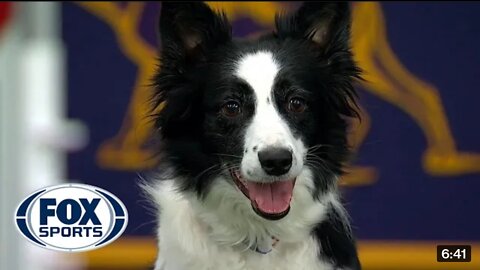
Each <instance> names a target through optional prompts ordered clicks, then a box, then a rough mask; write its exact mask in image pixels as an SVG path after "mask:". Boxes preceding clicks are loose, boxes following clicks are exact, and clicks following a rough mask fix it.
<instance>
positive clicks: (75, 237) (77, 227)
mask: <svg viewBox="0 0 480 270" xmlns="http://www.w3.org/2000/svg"><path fill="white" fill-rule="evenodd" d="M15 221H16V224H17V227H18V229H19V230H20V232H21V233H22V234H23V235H24V236H25V237H26V238H27V239H28V240H30V241H31V242H32V243H34V244H36V245H38V246H41V247H44V248H47V249H51V250H57V251H67V252H79V251H87V250H92V249H97V248H100V247H102V246H105V245H107V244H109V243H111V242H113V241H114V240H115V239H117V238H118V237H119V236H120V235H121V234H122V233H123V231H124V230H125V228H126V227H127V223H128V213H127V209H126V208H125V206H124V205H123V203H122V202H121V201H120V200H119V199H118V198H117V197H115V196H114V195H113V194H111V193H110V192H108V191H105V190H103V189H101V188H98V187H95V186H90V185H84V184H64V185H57V186H52V187H48V188H43V189H41V190H38V191H36V192H34V193H32V194H31V195H30V196H28V197H27V198H26V199H25V200H23V201H22V202H21V203H20V205H19V206H18V208H17V211H16V215H15Z"/></svg>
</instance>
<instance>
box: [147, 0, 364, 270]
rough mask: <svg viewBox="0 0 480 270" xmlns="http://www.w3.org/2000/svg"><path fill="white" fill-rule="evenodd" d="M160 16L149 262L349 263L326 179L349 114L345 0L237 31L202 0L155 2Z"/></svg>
mask: <svg viewBox="0 0 480 270" xmlns="http://www.w3.org/2000/svg"><path fill="white" fill-rule="evenodd" d="M159 30H160V38H161V45H162V51H161V64H160V68H159V71H158V73H157V74H156V76H155V78H154V83H155V93H154V100H155V102H154V103H155V104H154V107H155V108H158V107H159V106H162V108H161V111H160V113H159V114H158V115H156V116H155V118H154V119H155V125H156V130H158V132H159V134H158V135H157V137H159V138H161V142H162V145H161V151H160V155H161V165H159V166H160V168H159V170H158V175H155V176H154V177H153V178H155V179H153V180H154V181H152V183H150V184H148V185H147V186H146V187H145V189H146V190H147V192H148V194H149V195H150V196H151V197H152V198H153V199H154V201H155V205H156V206H158V210H159V211H158V213H159V214H158V246H159V254H158V258H157V261H156V266H155V269H156V270H217V269H218V270H223V269H225V270H237V269H238V270H240V269H241V270H260V269H262V270H263V269H271V270H283V269H285V270H301V269H304V270H320V269H360V263H359V260H358V257H357V251H356V244H355V239H354V237H353V236H352V234H351V229H350V225H349V220H348V216H347V214H346V212H345V210H344V208H343V207H342V205H341V203H340V199H339V195H338V194H339V192H338V188H337V184H338V179H339V176H340V175H342V171H343V166H344V165H345V162H347V161H348V158H349V156H350V151H349V146H348V143H347V138H346V137H347V129H348V121H349V118H354V117H358V113H357V106H356V103H355V99H356V93H355V90H354V88H353V86H352V83H353V82H354V80H356V79H358V78H360V71H359V68H357V66H356V65H355V63H354V61H353V57H352V53H351V51H350V44H349V35H350V11H349V4H348V3H345V2H343V3H342V2H338V3H326V2H318V3H313V2H312V3H304V4H303V5H302V6H300V7H299V8H298V9H297V10H296V11H295V12H294V13H292V14H280V15H277V16H276V18H275V30H274V31H272V32H271V33H268V34H265V35H263V36H261V37H259V38H257V39H255V40H252V39H248V40H238V39H235V38H233V37H232V29H231V26H230V24H229V22H228V20H227V18H226V16H225V14H223V13H218V12H215V11H212V10H211V9H210V8H209V7H208V6H207V5H206V4H204V3H200V2H195V3H193V2H192V3H178V2H177V3H173V2H172V3H163V4H162V9H161V14H160V29H159ZM158 109H159V108H158Z"/></svg>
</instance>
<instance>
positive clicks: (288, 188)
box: [247, 180, 294, 214]
mask: <svg viewBox="0 0 480 270" xmlns="http://www.w3.org/2000/svg"><path fill="white" fill-rule="evenodd" d="M293 186H294V180H288V181H277V182H274V183H256V182H248V183H247V188H248V195H249V197H250V200H251V201H252V202H254V203H255V204H256V206H257V208H258V209H259V210H261V211H262V212H264V213H268V214H280V213H282V212H284V211H285V210H287V209H288V207H289V206H290V200H291V199H292V192H293Z"/></svg>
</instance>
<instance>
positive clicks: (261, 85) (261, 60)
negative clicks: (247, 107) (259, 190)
mask: <svg viewBox="0 0 480 270" xmlns="http://www.w3.org/2000/svg"><path fill="white" fill-rule="evenodd" d="M278 70H279V67H278V65H277V63H276V62H275V59H274V58H273V55H272V53H271V52H265V51H264V52H262V51H260V52H256V53H252V54H247V55H246V56H244V57H243V58H242V59H241V60H240V61H239V63H238V65H237V76H238V77H240V78H242V79H244V80H245V81H246V82H247V83H248V84H249V85H250V87H252V88H253V90H254V91H255V95H256V98H257V103H260V102H266V100H267V98H268V97H270V95H271V93H272V88H273V83H274V81H275V77H276V76H277V73H278Z"/></svg>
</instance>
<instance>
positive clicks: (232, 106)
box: [221, 100, 242, 117]
mask: <svg viewBox="0 0 480 270" xmlns="http://www.w3.org/2000/svg"><path fill="white" fill-rule="evenodd" d="M221 111H222V114H223V115H225V116H227V117H236V116H238V115H239V114H240V113H241V112H242V108H241V107H240V103H238V102H236V101H233V100H231V101H228V102H227V103H225V104H223V106H222V110H221Z"/></svg>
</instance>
